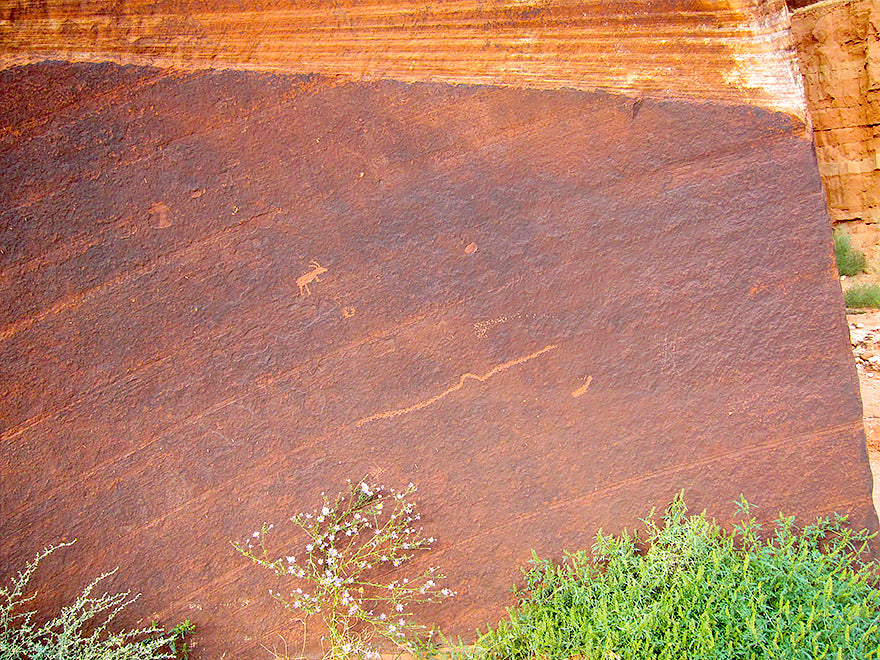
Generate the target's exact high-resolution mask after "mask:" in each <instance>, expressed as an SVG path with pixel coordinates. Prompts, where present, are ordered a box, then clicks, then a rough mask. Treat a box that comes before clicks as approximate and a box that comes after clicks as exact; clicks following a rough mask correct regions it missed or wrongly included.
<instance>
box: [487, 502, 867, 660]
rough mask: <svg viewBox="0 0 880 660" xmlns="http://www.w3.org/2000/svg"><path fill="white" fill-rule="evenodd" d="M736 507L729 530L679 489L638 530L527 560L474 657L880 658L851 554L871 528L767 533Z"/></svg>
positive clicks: (823, 526)
mask: <svg viewBox="0 0 880 660" xmlns="http://www.w3.org/2000/svg"><path fill="white" fill-rule="evenodd" d="M749 506H750V505H748V504H747V503H746V502H745V501H744V500H741V502H740V512H741V513H745V514H746V520H745V522H744V523H743V524H742V525H738V526H736V527H735V531H734V533H733V534H727V533H725V532H724V531H723V530H722V529H721V528H719V527H718V526H717V525H716V524H715V522H714V521H710V520H707V519H706V516H705V514H703V515H700V516H692V517H687V516H686V515H685V514H686V509H685V506H684V504H683V503H682V499H681V497H679V498H677V499H676V500H675V501H674V502H673V503H672V505H671V506H670V507H669V508H668V509H667V511H666V513H665V515H664V516H663V521H664V523H665V524H664V525H663V526H662V527H661V526H658V525H657V524H655V522H654V520H653V517H649V519H647V520H645V521H643V522H645V524H646V525H647V529H646V536H645V539H644V540H640V539H639V537H638V535H633V536H630V535H628V534H626V533H624V534H623V535H622V536H620V537H612V536H605V535H603V534H602V533H601V532H600V534H599V535H598V537H597V541H596V544H595V546H594V547H593V554H594V560H593V561H590V560H589V559H588V557H587V556H586V554H585V553H583V552H580V553H577V554H574V555H567V556H566V561H565V562H563V563H562V564H553V563H551V562H549V561H546V560H542V559H538V558H533V560H532V561H531V566H530V568H529V569H528V570H527V571H526V572H525V575H526V591H525V593H523V594H519V598H520V600H519V604H518V605H517V606H516V607H515V608H513V609H511V610H509V612H508V618H506V619H505V620H504V621H502V622H501V623H499V624H498V627H497V628H496V629H495V630H491V629H490V630H489V631H488V632H487V633H486V634H485V635H483V636H482V637H481V638H480V639H479V640H478V642H477V645H476V647H475V651H474V653H475V654H476V655H477V656H478V657H485V658H492V659H501V658H505V659H507V658H511V659H512V658H541V659H543V660H556V659H558V660H562V659H567V658H582V659H583V660H587V659H596V660H599V659H602V660H611V659H614V660H624V659H630V658H631V659H636V658H638V659H645V658H652V659H653V658H656V659H668V660H681V659H684V658H703V659H709V658H719V659H721V658H725V659H727V658H744V659H745V658H773V659H774V660H777V659H787V658H792V659H793V658H829V659H831V658H858V659H859V660H864V659H866V658H880V590H878V589H877V588H876V586H875V574H874V572H873V571H874V568H873V565H869V566H862V565H860V564H859V563H858V556H859V554H860V552H861V551H862V550H863V549H864V543H865V542H866V541H867V540H868V539H869V538H871V537H870V536H869V535H868V534H866V533H864V532H853V531H851V530H849V529H847V528H846V527H845V525H844V522H845V519H844V518H842V517H839V516H835V517H833V518H825V519H820V520H818V521H817V522H816V523H815V524H813V525H810V526H808V527H806V528H804V529H803V530H802V531H801V532H797V531H796V530H795V528H794V526H793V518H784V517H780V518H779V519H778V520H777V521H776V523H775V526H774V528H773V530H772V534H770V536H769V538H767V539H766V540H762V539H761V538H760V537H759V535H758V534H759V525H758V524H757V523H756V522H755V520H754V518H751V517H748V508H749Z"/></svg>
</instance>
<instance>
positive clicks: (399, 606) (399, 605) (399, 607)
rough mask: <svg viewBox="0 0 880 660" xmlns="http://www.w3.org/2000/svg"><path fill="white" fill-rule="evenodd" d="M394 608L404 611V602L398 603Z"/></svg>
mask: <svg viewBox="0 0 880 660" xmlns="http://www.w3.org/2000/svg"><path fill="white" fill-rule="evenodd" d="M394 609H395V610H397V611H398V612H403V603H398V604H397V605H395V606H394Z"/></svg>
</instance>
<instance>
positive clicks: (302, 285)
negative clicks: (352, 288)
mask: <svg viewBox="0 0 880 660" xmlns="http://www.w3.org/2000/svg"><path fill="white" fill-rule="evenodd" d="M309 266H311V267H312V270H310V271H308V272H307V273H304V274H302V275H300V276H299V277H297V278H296V285H297V286H298V287H299V295H301V296H310V295H312V292H311V291H310V290H309V284H311V283H312V282H320V281H321V280H319V279H318V275H320V274H321V273H326V272H327V269H326V268H324V267H323V266H322V265H321V264H319V263H318V262H317V261H310V262H309Z"/></svg>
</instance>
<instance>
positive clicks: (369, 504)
mask: <svg viewBox="0 0 880 660" xmlns="http://www.w3.org/2000/svg"><path fill="white" fill-rule="evenodd" d="M415 490H416V489H415V486H413V485H412V484H409V486H407V487H406V488H405V489H404V490H403V491H401V492H396V491H395V490H394V489H393V488H386V487H384V486H379V485H373V484H368V483H367V482H366V481H360V482H358V483H356V484H350V487H349V490H348V492H347V493H343V494H341V495H339V496H338V497H337V498H336V499H335V500H333V501H330V500H329V498H327V497H326V496H325V495H323V493H322V499H323V504H322V505H321V506H320V508H319V509H318V510H316V511H315V512H313V513H306V514H297V515H295V516H293V517H292V518H291V519H290V521H291V522H292V523H294V525H296V526H297V527H298V528H299V529H300V530H301V531H302V532H303V533H304V536H305V537H306V539H305V545H304V546H303V547H302V548H301V549H300V550H299V551H295V552H293V553H290V554H286V553H285V554H282V555H280V556H278V557H273V556H271V555H270V553H269V551H268V549H267V546H268V539H269V537H270V536H271V534H272V530H273V529H274V525H270V524H265V523H264V524H263V526H262V527H261V529H260V530H258V531H256V532H254V533H253V534H252V536H251V538H250V539H248V540H247V541H246V542H243V543H233V545H234V546H235V548H236V549H237V550H238V551H239V552H240V553H241V554H243V555H244V556H245V557H248V558H249V559H251V560H252V561H253V562H254V563H256V564H258V565H260V566H263V567H265V568H268V569H269V570H271V571H273V572H274V573H275V574H276V575H278V576H279V577H280V578H283V580H284V587H283V591H276V590H271V591H270V593H271V595H272V596H273V597H274V598H275V599H276V600H277V601H278V602H279V603H281V605H283V606H284V607H285V608H286V609H289V610H292V611H294V612H300V613H302V614H304V615H306V617H309V616H319V617H320V618H321V620H322V621H323V623H324V625H325V627H326V629H327V635H328V638H329V642H330V644H329V649H328V650H327V651H326V653H325V656H324V657H325V658H326V659H327V660H342V659H343V658H344V659H346V660H347V659H349V658H364V659H368V660H370V659H375V658H379V655H380V654H379V651H378V650H377V644H379V643H381V642H382V641H385V642H386V643H391V644H393V645H394V646H395V647H396V648H398V649H399V650H401V651H406V652H409V653H426V652H427V651H429V650H430V649H432V648H433V644H434V639H433V637H434V631H433V630H429V629H427V628H426V627H425V626H423V625H420V624H418V623H416V622H415V621H414V620H413V618H412V612H411V610H410V606H411V605H413V604H417V603H432V602H439V601H441V600H442V599H444V598H446V597H449V596H452V595H454V594H453V592H452V591H451V590H450V589H447V588H445V587H441V586H440V585H439V584H438V582H440V581H441V580H442V579H443V578H444V576H443V575H441V574H440V573H438V570H437V568H436V567H431V568H428V569H427V570H425V571H424V572H422V573H421V574H419V575H417V576H413V577H400V576H399V571H397V570H396V569H398V568H399V567H401V566H402V565H403V564H404V563H406V562H407V561H408V560H409V559H411V558H412V557H413V556H414V554H415V553H416V552H420V551H424V550H428V549H430V546H431V544H432V543H433V542H434V539H433V538H430V537H428V538H426V537H424V536H422V529H421V527H418V526H417V525H418V520H419V514H417V513H415V512H414V505H413V504H412V502H410V501H408V498H409V497H410V496H411V495H412V494H413V493H414V492H415ZM389 573H392V574H393V575H394V579H391V580H388V579H387V577H388V575H389Z"/></svg>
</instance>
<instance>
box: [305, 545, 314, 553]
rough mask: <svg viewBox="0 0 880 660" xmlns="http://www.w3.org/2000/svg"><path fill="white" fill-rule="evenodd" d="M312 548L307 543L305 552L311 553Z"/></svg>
mask: <svg viewBox="0 0 880 660" xmlns="http://www.w3.org/2000/svg"><path fill="white" fill-rule="evenodd" d="M312 547H313V546H312V544H311V543H309V544H308V545H307V546H306V552H311V551H312Z"/></svg>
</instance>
